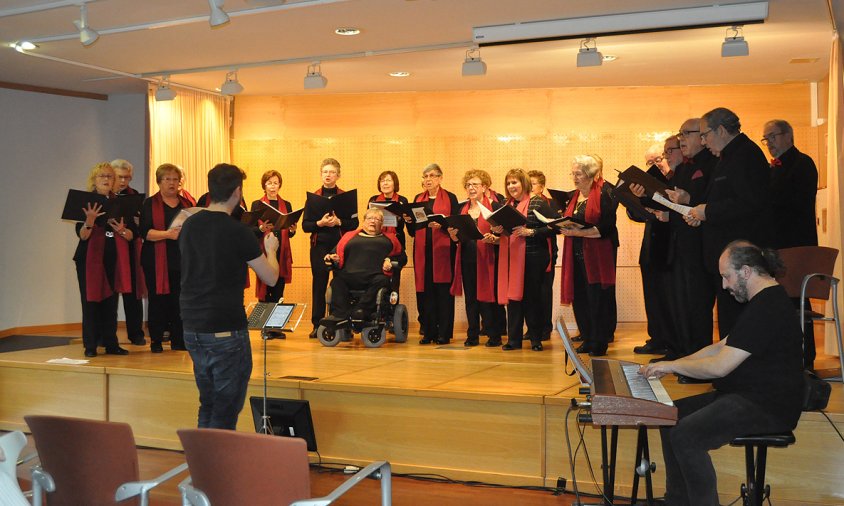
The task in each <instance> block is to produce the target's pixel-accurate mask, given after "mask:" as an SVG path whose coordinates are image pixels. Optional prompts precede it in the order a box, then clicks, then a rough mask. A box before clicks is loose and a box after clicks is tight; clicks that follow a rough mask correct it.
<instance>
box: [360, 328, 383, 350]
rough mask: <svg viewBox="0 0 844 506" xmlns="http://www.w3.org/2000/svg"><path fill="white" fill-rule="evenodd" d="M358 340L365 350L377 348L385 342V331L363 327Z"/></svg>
mask: <svg viewBox="0 0 844 506" xmlns="http://www.w3.org/2000/svg"><path fill="white" fill-rule="evenodd" d="M360 340H361V341H363V345H364V346H366V347H367V348H378V347H380V346H383V344H384V343H385V342H386V341H387V331H386V329H384V328H383V327H364V328H363V330H361V332H360Z"/></svg>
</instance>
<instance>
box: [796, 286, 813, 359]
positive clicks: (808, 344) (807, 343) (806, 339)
mask: <svg viewBox="0 0 844 506" xmlns="http://www.w3.org/2000/svg"><path fill="white" fill-rule="evenodd" d="M791 302H792V303H793V304H794V308H795V309H796V310H797V316H798V318H799V317H800V297H792V298H791ZM806 308H807V309H812V306H811V304H809V301H808V300H807V301H806ZM816 354H817V351H816V350H815V326H814V324H813V323H812V320H809V319H808V318H807V319H806V325H805V327H803V368H804V369H813V370H814V368H815V356H816Z"/></svg>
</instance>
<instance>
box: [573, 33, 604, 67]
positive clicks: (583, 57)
mask: <svg viewBox="0 0 844 506" xmlns="http://www.w3.org/2000/svg"><path fill="white" fill-rule="evenodd" d="M589 44H593V46H594V47H590V46H589ZM603 61H604V55H602V54H601V52H600V51H598V43H597V42H596V41H595V39H592V38H590V39H583V40H581V41H580V51H578V53H577V66H578V67H598V66H600V65H601V63H603Z"/></svg>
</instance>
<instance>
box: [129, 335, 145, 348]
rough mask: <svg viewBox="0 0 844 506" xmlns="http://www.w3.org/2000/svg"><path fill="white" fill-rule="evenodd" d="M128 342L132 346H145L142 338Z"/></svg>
mask: <svg viewBox="0 0 844 506" xmlns="http://www.w3.org/2000/svg"><path fill="white" fill-rule="evenodd" d="M129 342H130V343H132V344H134V345H135V346H143V345H145V344H147V340H146V339H144V336H141V337H136V338H134V339H129Z"/></svg>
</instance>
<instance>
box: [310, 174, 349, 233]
mask: <svg viewBox="0 0 844 506" xmlns="http://www.w3.org/2000/svg"><path fill="white" fill-rule="evenodd" d="M323 188H325V187H324V186H320V187H319V190H317V191H315V192H314V194H315V195H322V189H323ZM335 188H337V195H340V194H341V193H343V190H342V189H340V187H339V186H335ZM320 219H322V216H320V217H319V218H317V221H319V220H320ZM317 230H319V227H317ZM317 234H319V232H314V233H312V234H311V247H313V246H314V244H316V240H317Z"/></svg>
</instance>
